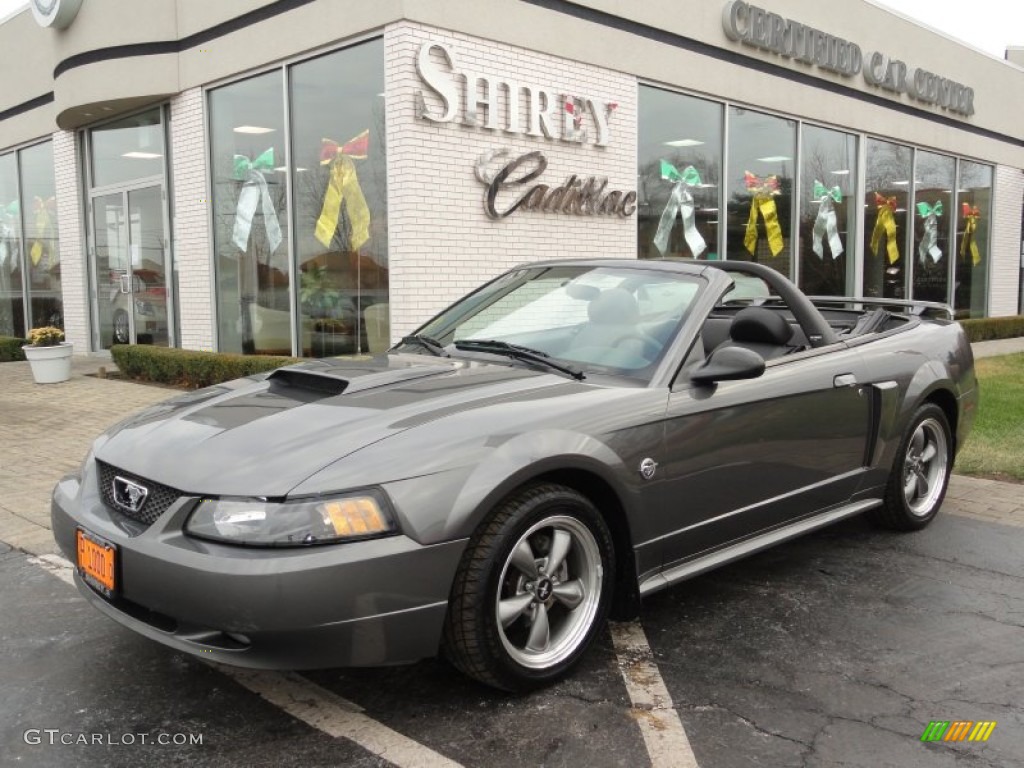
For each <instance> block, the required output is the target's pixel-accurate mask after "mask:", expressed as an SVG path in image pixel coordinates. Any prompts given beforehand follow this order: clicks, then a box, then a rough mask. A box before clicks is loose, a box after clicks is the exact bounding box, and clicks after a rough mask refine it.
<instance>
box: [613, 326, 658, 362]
mask: <svg viewBox="0 0 1024 768" xmlns="http://www.w3.org/2000/svg"><path fill="white" fill-rule="evenodd" d="M625 341H639V342H640V345H641V352H640V354H641V355H643V356H644V357H645V358H647V360H649V361H650V360H654V359H656V358H657V357H658V355H660V354H661V348H662V345H661V344H659V343H658V342H657V341H656V340H655V339H652V338H651V337H650V336H646V335H644V334H642V333H640V332H639V331H633V332H631V333H624V334H622V335H621V336H619V337H618V338H617V339H615V341H613V342H612V347H615V348H618V347H619V346H621V345H622V343H623V342H625Z"/></svg>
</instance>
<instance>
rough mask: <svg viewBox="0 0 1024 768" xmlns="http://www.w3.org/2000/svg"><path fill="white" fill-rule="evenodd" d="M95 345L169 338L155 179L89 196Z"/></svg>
mask: <svg viewBox="0 0 1024 768" xmlns="http://www.w3.org/2000/svg"><path fill="white" fill-rule="evenodd" d="M92 203H93V204H92V215H93V221H92V225H93V252H94V259H95V262H94V263H95V276H96V300H97V301H96V304H97V328H98V329H99V347H100V348H101V349H109V348H110V347H111V346H113V345H114V344H155V345H158V346H164V347H165V346H167V345H168V343H169V340H170V338H169V333H168V328H169V326H168V314H167V271H166V264H165V248H164V243H165V233H164V215H163V192H162V187H161V186H160V185H151V186H146V187H139V188H137V189H128V190H125V191H122V192H114V193H112V194H105V195H97V196H96V197H94V198H93V201H92Z"/></svg>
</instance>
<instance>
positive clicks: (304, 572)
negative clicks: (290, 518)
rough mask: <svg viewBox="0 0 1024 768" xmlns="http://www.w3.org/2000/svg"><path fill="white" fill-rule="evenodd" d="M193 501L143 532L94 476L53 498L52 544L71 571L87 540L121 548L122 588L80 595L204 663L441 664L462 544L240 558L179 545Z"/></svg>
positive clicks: (71, 480) (354, 547) (401, 540)
mask: <svg viewBox="0 0 1024 768" xmlns="http://www.w3.org/2000/svg"><path fill="white" fill-rule="evenodd" d="M193 502H194V499H187V498H185V499H181V500H179V501H178V502H175V503H174V504H172V505H171V506H170V507H169V508H168V509H167V511H166V512H164V513H163V515H161V517H160V518H159V519H157V520H156V522H154V523H153V524H152V525H151V526H149V527H148V528H146V529H145V530H143V531H141V532H138V528H137V527H136V528H135V529H134V530H133V528H132V525H130V524H127V523H126V520H125V519H124V518H122V517H121V516H120V515H119V514H118V513H117V512H114V511H112V510H110V509H109V508H108V507H106V505H105V504H104V503H103V501H102V499H101V498H100V497H99V494H98V492H97V488H96V481H95V475H94V474H92V473H91V472H87V473H86V474H85V476H84V479H83V480H81V481H80V480H79V479H78V478H76V477H66V478H64V479H63V480H61V482H60V483H58V485H57V486H56V488H54V492H53V499H52V505H51V517H52V521H53V533H54V538H55V539H56V540H57V544H58V545H59V546H60V548H61V549H62V550H63V552H64V554H65V555H66V556H67V557H68V558H69V559H71V561H72V562H75V561H76V531H77V529H79V528H81V529H83V530H84V531H85V532H87V533H90V534H92V535H93V536H99V537H102V538H103V539H105V540H106V541H108V542H110V543H111V544H114V545H116V547H117V565H116V571H115V573H116V580H117V588H116V591H115V594H114V596H113V597H112V598H108V597H105V596H103V595H101V594H100V593H99V592H98V591H97V590H95V589H94V588H93V587H92V586H90V585H89V584H88V583H86V582H85V581H84V580H83V578H82V577H81V575H80V574H79V573H77V571H76V578H75V582H76V584H77V585H78V588H79V590H80V591H81V592H82V594H83V595H84V596H85V597H86V598H87V599H88V600H89V601H90V602H91V603H92V604H93V605H95V606H96V607H97V608H98V609H99V610H100V611H102V612H103V613H105V614H107V615H108V616H110V617H111V618H113V619H115V620H116V621H118V622H120V623H121V624H123V625H124V626H126V627H128V628H130V629H133V630H135V631H136V632H139V633H140V634H143V635H145V636H147V637H149V638H152V639H154V640H157V641H159V642H161V643H164V644H165V645H168V646H171V647H172V648H175V649H178V650H181V651H186V652H188V653H192V654H195V655H197V656H200V657H202V658H205V659H212V660H215V661H220V662H224V663H227V664H234V665H237V666H244V667H256V668H265V669H317V668H325V667H337V666H374V665H380V664H395V663H404V662H411V661H415V660H417V659H420V658H424V657H427V656H433V655H435V654H436V653H437V650H438V647H439V644H440V639H441V632H442V627H443V623H444V617H445V613H446V611H447V607H448V594H449V590H450V588H451V584H452V580H453V578H454V575H455V570H456V568H457V567H458V563H459V559H460V557H461V556H462V552H463V550H464V548H465V545H466V541H465V540H459V541H454V542H446V543H443V544H436V545H431V546H423V545H420V544H417V543H416V542H415V541H413V540H412V539H410V538H408V537H406V536H402V535H398V536H389V537H386V538H381V539H374V540H369V541H361V542H352V543H348V544H333V545H325V546H317V547H308V548H300V549H291V548H289V549H257V548H244V547H235V546H227V545H222V544H216V543H212V542H206V541H200V540H197V539H193V538H190V537H187V536H185V535H184V534H183V533H182V529H183V527H184V523H185V520H186V518H187V517H188V515H189V513H190V511H191V509H192V505H193Z"/></svg>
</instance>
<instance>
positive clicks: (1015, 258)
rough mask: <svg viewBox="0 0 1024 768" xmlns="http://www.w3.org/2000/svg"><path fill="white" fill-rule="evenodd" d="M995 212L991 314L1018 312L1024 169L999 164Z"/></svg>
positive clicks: (993, 221) (990, 284)
mask: <svg viewBox="0 0 1024 768" xmlns="http://www.w3.org/2000/svg"><path fill="white" fill-rule="evenodd" d="M994 197H995V199H994V202H995V210H994V211H993V213H992V247H991V253H992V274H991V276H990V277H989V300H988V314H989V315H990V316H991V317H999V316H1001V315H1015V314H1017V310H1018V309H1019V307H1020V304H1019V301H1020V218H1021V203H1022V201H1024V171H1019V170H1017V169H1016V168H1009V167H1007V166H1005V165H1000V166H996V176H995V190H994Z"/></svg>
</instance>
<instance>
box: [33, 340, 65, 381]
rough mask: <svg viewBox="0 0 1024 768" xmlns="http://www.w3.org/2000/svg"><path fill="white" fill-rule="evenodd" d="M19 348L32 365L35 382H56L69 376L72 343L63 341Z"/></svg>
mask: <svg viewBox="0 0 1024 768" xmlns="http://www.w3.org/2000/svg"><path fill="white" fill-rule="evenodd" d="M21 349H22V351H23V352H24V353H25V358H26V359H27V360H28V362H29V365H30V366H31V367H32V378H34V379H35V380H36V384H56V383H58V382H61V381H67V380H68V379H70V378H71V353H72V351H73V350H74V346H73V345H72V344H70V343H68V342H66V341H65V342H61V343H60V344H57V345H56V346H53V347H33V346H25V347H22V348H21Z"/></svg>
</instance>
